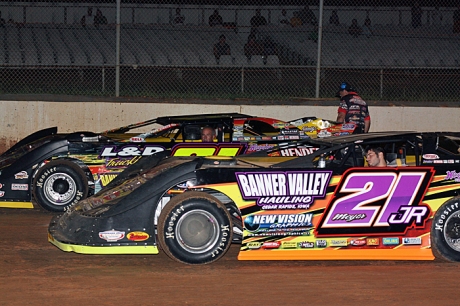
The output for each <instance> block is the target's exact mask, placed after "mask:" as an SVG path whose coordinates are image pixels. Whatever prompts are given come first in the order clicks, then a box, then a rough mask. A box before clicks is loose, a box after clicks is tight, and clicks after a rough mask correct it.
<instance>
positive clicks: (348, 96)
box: [336, 82, 371, 134]
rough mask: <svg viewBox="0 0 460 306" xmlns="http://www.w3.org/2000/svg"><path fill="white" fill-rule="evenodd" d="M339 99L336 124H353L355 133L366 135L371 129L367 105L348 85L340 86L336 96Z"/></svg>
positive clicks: (344, 83)
mask: <svg viewBox="0 0 460 306" xmlns="http://www.w3.org/2000/svg"><path fill="white" fill-rule="evenodd" d="M336 96H337V97H340V105H339V109H338V111H337V120H336V121H337V122H338V123H350V122H351V123H355V124H356V125H357V128H356V130H355V133H357V134H359V133H367V132H369V128H370V127H371V116H370V115H369V109H368V106H367V103H366V102H365V101H364V100H363V99H362V98H361V97H360V96H359V95H358V94H357V93H356V90H355V89H354V88H353V87H352V86H351V85H350V84H348V83H346V82H343V83H342V84H340V89H339V91H338V92H337V94H336Z"/></svg>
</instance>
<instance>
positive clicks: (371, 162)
mask: <svg viewBox="0 0 460 306" xmlns="http://www.w3.org/2000/svg"><path fill="white" fill-rule="evenodd" d="M364 152H365V154H366V155H365V156H366V161H367V165H368V166H369V167H386V166H387V161H386V160H385V150H383V148H382V147H367V148H366V149H365V151H364Z"/></svg>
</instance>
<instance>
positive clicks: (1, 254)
mask: <svg viewBox="0 0 460 306" xmlns="http://www.w3.org/2000/svg"><path fill="white" fill-rule="evenodd" d="M51 217H52V215H51V214H49V213H45V212H42V211H38V210H12V209H0V232H1V236H0V246H1V251H0V305H459V302H458V292H459V290H458V276H459V274H460V263H443V262H437V261H433V262H408V261H399V262H393V261H373V262H371V261H364V262H363V261H321V262H318V261H316V262H307V261H302V262H299V261H283V262H281V261H277V262H265V261H237V260H236V256H237V252H238V247H237V246H236V245H234V246H232V247H231V249H230V251H229V253H227V255H226V256H225V257H224V258H223V259H221V260H220V261H218V262H216V263H214V264H211V265H206V266H187V265H183V264H179V263H176V262H173V261H172V260H170V259H169V258H168V257H166V256H165V255H164V254H160V255H157V256H155V255H151V256H145V255H81V254H75V253H65V252H62V251H60V250H59V249H57V248H56V247H54V246H53V245H51V244H50V243H48V242H47V227H48V222H49V220H50V219H51Z"/></svg>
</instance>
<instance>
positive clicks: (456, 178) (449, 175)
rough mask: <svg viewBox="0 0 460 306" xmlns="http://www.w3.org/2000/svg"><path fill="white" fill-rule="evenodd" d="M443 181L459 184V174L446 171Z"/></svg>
mask: <svg viewBox="0 0 460 306" xmlns="http://www.w3.org/2000/svg"><path fill="white" fill-rule="evenodd" d="M444 179H445V180H454V181H455V182H457V183H459V182H460V172H457V171H455V170H453V171H447V172H446V177H445V178H444Z"/></svg>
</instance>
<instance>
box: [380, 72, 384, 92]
mask: <svg viewBox="0 0 460 306" xmlns="http://www.w3.org/2000/svg"><path fill="white" fill-rule="evenodd" d="M382 97H383V69H380V99H382Z"/></svg>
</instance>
